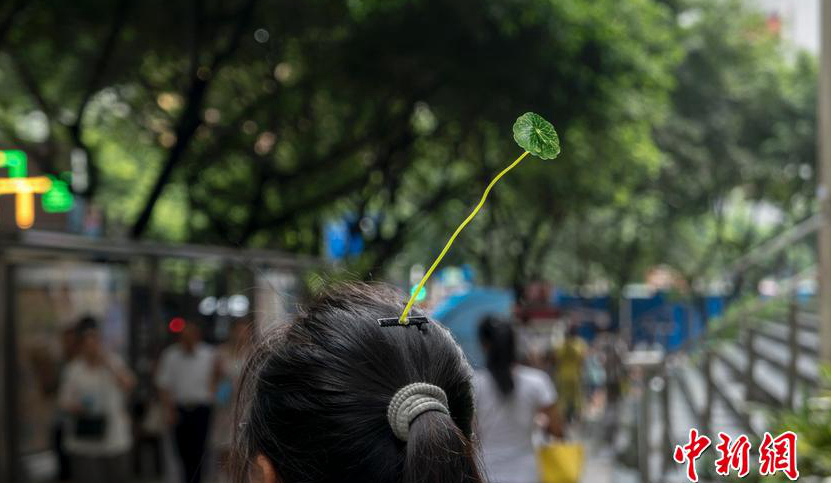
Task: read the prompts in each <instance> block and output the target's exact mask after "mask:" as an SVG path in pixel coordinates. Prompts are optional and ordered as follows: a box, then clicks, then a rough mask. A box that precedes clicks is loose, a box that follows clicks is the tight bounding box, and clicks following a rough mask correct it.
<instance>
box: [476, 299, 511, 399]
mask: <svg viewBox="0 0 831 483" xmlns="http://www.w3.org/2000/svg"><path fill="white" fill-rule="evenodd" d="M479 342H480V343H481V344H482V350H483V351H484V352H485V359H486V360H487V367H488V371H490V373H491V375H492V376H493V379H494V380H495V381H496V385H497V387H499V390H500V391H501V392H502V394H504V395H508V394H510V393H511V392H512V391H513V390H514V379H513V376H512V374H511V367H512V366H513V365H514V363H515V362H516V337H515V336H514V328H513V326H512V325H511V324H510V323H509V322H507V321H505V320H502V319H500V318H498V317H493V316H488V317H485V318H484V319H483V320H482V322H481V323H480V324H479Z"/></svg>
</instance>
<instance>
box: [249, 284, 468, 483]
mask: <svg viewBox="0 0 831 483" xmlns="http://www.w3.org/2000/svg"><path fill="white" fill-rule="evenodd" d="M403 300H406V298H405V297H404V294H403V293H401V292H398V291H393V290H390V289H385V288H383V287H375V286H368V285H363V284H349V285H345V286H340V287H338V288H336V289H334V290H331V291H329V292H327V293H325V294H322V295H319V296H317V297H316V299H315V300H314V301H312V303H311V304H310V305H309V306H308V307H307V309H306V310H305V311H303V312H301V314H300V315H299V316H298V317H297V318H296V319H295V320H293V321H291V322H289V323H288V324H285V325H282V326H279V327H278V328H276V329H274V330H272V331H269V332H267V333H266V334H265V335H264V337H263V338H262V341H261V342H259V343H258V344H257V346H256V348H255V349H254V351H253V353H252V357H251V358H250V359H249V362H248V363H247V364H246V366H245V368H244V369H243V375H242V381H241V383H242V392H241V395H240V399H239V405H238V407H237V412H236V423H237V424H236V425H235V427H236V428H237V431H236V434H235V436H234V458H233V461H234V468H235V470H236V471H235V472H234V481H236V482H238V483H242V482H247V481H255V482H259V483H277V482H279V483H369V482H371V483H417V482H430V483H451V482H452V483H462V482H464V483H483V479H482V478H481V476H480V474H479V470H478V467H477V462H476V455H475V447H474V444H473V442H472V435H473V394H472V388H471V377H472V371H471V369H470V366H469V365H468V363H467V362H466V360H465V358H464V356H463V354H462V351H461V348H460V347H459V346H458V344H456V342H455V341H454V340H453V338H452V336H451V335H450V333H449V332H448V331H447V329H445V328H444V327H442V326H441V325H439V324H438V323H436V322H435V321H432V320H431V321H429V323H426V324H423V325H419V326H417V327H416V326H413V325H412V324H411V325H408V326H402V325H399V324H394V325H393V326H390V327H382V326H380V324H379V323H378V319H380V318H397V317H398V316H399V315H400V314H401V311H402V308H403V307H404V304H403V303H402V301H403ZM413 312H415V313H411V314H410V315H409V319H408V320H412V319H413V317H416V316H419V315H421V314H419V313H418V311H417V310H414V311H413Z"/></svg>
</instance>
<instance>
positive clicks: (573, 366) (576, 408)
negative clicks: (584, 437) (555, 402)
mask: <svg viewBox="0 0 831 483" xmlns="http://www.w3.org/2000/svg"><path fill="white" fill-rule="evenodd" d="M586 351H587V346H586V343H585V342H584V341H583V339H581V338H580V336H579V335H578V333H577V327H576V326H571V327H569V328H568V330H567V332H566V338H565V340H563V343H562V345H561V346H560V347H558V348H557V349H556V350H555V351H554V373H555V377H554V379H555V380H556V381H557V387H558V388H559V390H560V406H561V408H560V411H562V413H563V414H564V415H565V417H566V420H567V421H569V422H573V421H576V420H577V419H578V418H579V417H580V412H581V409H582V406H583V363H584V360H585V358H586Z"/></svg>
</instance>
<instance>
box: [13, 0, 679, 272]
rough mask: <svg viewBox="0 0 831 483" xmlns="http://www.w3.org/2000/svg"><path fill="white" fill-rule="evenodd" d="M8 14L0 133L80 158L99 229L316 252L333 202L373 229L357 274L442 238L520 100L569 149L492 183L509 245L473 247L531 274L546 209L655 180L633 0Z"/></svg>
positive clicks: (503, 152)
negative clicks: (648, 177) (643, 176)
mask: <svg viewBox="0 0 831 483" xmlns="http://www.w3.org/2000/svg"><path fill="white" fill-rule="evenodd" d="M10 11H11V12H13V13H14V15H15V16H16V18H15V21H14V23H13V25H12V27H10V28H9V30H8V33H7V34H6V36H5V42H3V43H0V48H2V52H3V55H2V58H0V71H2V73H3V75H2V78H0V86H2V92H1V93H0V106H2V112H0V139H1V140H2V141H3V142H4V143H5V144H14V145H17V146H21V147H24V148H25V149H27V150H28V151H29V152H30V153H32V156H33V157H34V158H36V159H37V161H39V164H40V166H42V167H43V168H44V169H45V170H46V171H60V170H63V169H66V168H67V166H68V163H69V158H70V156H71V155H72V154H71V153H72V152H73V151H74V152H75V155H76V156H83V157H85V158H86V159H87V160H88V163H89V166H90V168H91V172H92V183H91V185H90V190H89V192H88V193H87V195H88V196H89V197H91V198H92V199H94V200H95V201H96V202H98V203H100V204H102V205H105V206H106V207H107V215H108V219H109V221H110V222H111V231H113V232H116V233H117V232H119V231H120V232H122V233H126V234H129V235H130V236H133V237H141V236H150V237H154V238H165V239H173V240H195V241H200V242H215V243H227V244H233V245H253V246H268V247H279V248H283V249H286V250H291V251H298V252H306V253H315V252H316V251H317V250H318V247H319V245H320V240H319V237H320V229H319V228H320V225H321V223H322V222H323V221H324V220H325V219H327V218H330V217H338V216H341V215H343V214H345V213H350V214H354V215H357V216H358V217H359V218H366V217H372V219H377V220H378V223H377V226H376V227H375V228H376V229H375V230H373V231H372V233H367V251H366V254H365V256H364V257H362V258H361V259H359V260H357V261H356V269H357V270H359V271H360V272H368V271H369V270H372V269H377V268H378V267H381V266H383V265H384V264H385V263H387V262H388V261H390V260H391V259H392V256H393V255H395V254H396V253H398V252H399V251H400V250H402V248H404V247H405V246H407V245H413V246H415V247H416V248H415V250H416V252H418V258H419V259H423V257H424V256H426V255H427V254H428V253H431V252H432V250H433V249H434V248H437V247H439V246H440V243H441V240H440V239H439V238H441V237H439V236H436V237H430V238H429V239H428V238H425V237H424V236H423V234H425V233H428V232H429V230H426V229H425V228H424V224H425V223H426V224H428V225H431V226H432V227H433V228H432V229H433V232H435V233H439V232H443V231H444V230H445V229H446V228H447V227H448V226H451V225H452V224H454V223H456V222H457V219H458V215H460V214H461V213H462V212H463V211H464V210H466V209H467V206H468V201H467V200H471V201H472V200H473V198H474V197H475V196H476V194H477V193H478V191H479V190H480V189H481V187H483V184H482V182H483V181H484V180H485V179H486V178H487V177H489V176H490V175H491V174H492V172H493V171H495V170H496V169H499V168H500V167H501V166H502V164H503V163H505V162H507V160H508V158H509V157H511V155H512V154H513V152H514V151H515V146H514V145H513V143H512V141H511V139H510V125H511V123H512V122H513V120H514V118H515V117H516V116H517V115H518V114H521V113H522V112H524V111H525V110H536V111H539V112H541V113H543V114H545V115H546V116H548V117H550V118H551V119H553V120H554V122H555V124H556V126H557V128H558V129H559V130H560V131H561V133H563V134H564V137H565V138H566V139H567V141H566V143H567V144H566V153H567V154H565V155H564V156H563V157H562V158H561V159H560V160H557V162H556V164H554V163H550V164H546V163H542V162H539V161H538V160H534V161H530V160H529V163H528V164H529V165H530V166H525V167H523V169H524V171H525V172H524V173H520V174H519V175H518V176H517V177H516V179H515V180H512V181H511V183H510V184H509V186H510V188H509V189H506V193H505V194H504V196H502V198H503V199H502V200H501V201H500V207H499V208H494V214H493V217H494V220H496V219H499V218H501V220H500V221H499V223H500V225H502V224H507V225H509V226H510V228H508V230H509V232H513V233H514V234H515V235H517V237H527V239H519V238H517V239H516V240H515V242H516V243H519V245H516V246H514V247H513V248H511V250H509V251H508V253H506V252H505V250H489V251H488V253H489V256H490V257H491V258H490V261H489V262H488V263H489V264H490V265H491V266H496V265H500V263H499V262H497V261H496V260H506V258H509V257H510V256H511V254H512V253H513V254H515V255H519V257H517V258H518V261H517V263H516V265H515V266H513V267H511V269H510V270H509V272H512V275H510V276H509V278H513V279H516V280H518V279H519V278H522V277H524V276H527V275H529V274H530V272H529V268H530V267H533V266H535V265H536V263H535V262H536V260H538V259H539V258H540V257H541V256H542V255H541V254H542V253H545V252H547V251H548V250H549V249H550V246H548V238H547V237H548V236H549V235H546V233H550V232H551V230H552V229H553V223H555V222H556V221H557V220H558V219H559V218H560V217H562V216H564V214H565V213H571V212H575V213H576V212H579V211H580V210H581V209H583V208H585V207H587V206H589V205H591V204H593V203H603V202H605V201H606V200H609V199H611V198H613V197H616V196H617V197H619V196H621V193H625V192H626V186H624V185H625V183H621V180H622V179H627V178H631V179H637V178H638V176H639V174H638V173H642V172H643V170H647V171H650V170H654V168H655V167H656V165H657V161H658V156H657V152H656V151H655V149H654V146H653V145H652V143H651V139H650V136H649V126H650V124H651V123H652V122H654V121H655V119H656V116H658V115H659V113H660V111H661V105H662V103H663V101H664V100H665V94H666V91H667V89H668V87H669V85H670V78H669V76H668V74H669V72H670V68H671V66H672V64H673V61H674V54H673V48H672V47H671V45H672V42H671V40H672V39H671V37H670V34H671V29H670V28H669V27H668V26H667V22H668V17H667V10H666V9H665V8H663V7H661V6H659V5H656V4H655V3H654V2H652V1H649V0H637V1H633V2H617V1H614V0H598V1H595V2H591V3H586V2H578V1H566V2H549V1H544V0H537V1H532V2H528V1H508V2H505V1H499V2H497V1H492V2H484V3H483V2H479V1H473V0H464V1H460V2H451V3H448V2H440V1H437V0H436V1H430V0H411V1H410V0H408V1H405V0H399V1H394V2H391V1H384V2H381V1H370V0H352V1H350V2H345V3H344V2H331V1H310V2H289V1H272V2H258V1H257V0H238V1H232V2H210V1H208V2H204V1H193V2H172V3H171V2H161V1H158V0H149V1H144V2H134V1H131V0H120V1H117V2H104V1H101V0H83V1H78V2H72V3H70V4H51V5H50V6H49V7H48V8H40V9H22V8H21V9H11V10H10ZM0 13H1V12H0ZM627 182H628V181H627ZM457 199H461V200H465V201H464V202H461V203H460V202H454V200H457ZM497 211H501V214H498V213H497ZM526 215H527V217H526ZM514 221H515V222H516V223H514ZM532 226H533V227H537V228H539V229H538V230H530V231H529V230H527V229H526V228H527V227H532ZM119 227H120V228H119ZM543 228H545V229H543ZM500 238H503V239H504V236H503V235H500V234H497V235H495V238H494V240H495V241H496V242H499V239H500ZM499 243H501V242H499ZM523 247H524V248H523Z"/></svg>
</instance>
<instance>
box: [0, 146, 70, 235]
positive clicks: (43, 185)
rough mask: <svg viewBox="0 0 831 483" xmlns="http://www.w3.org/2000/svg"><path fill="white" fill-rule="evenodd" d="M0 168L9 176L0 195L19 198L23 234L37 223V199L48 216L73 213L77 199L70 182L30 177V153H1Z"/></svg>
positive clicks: (17, 214)
mask: <svg viewBox="0 0 831 483" xmlns="http://www.w3.org/2000/svg"><path fill="white" fill-rule="evenodd" d="M0 168H5V169H6V170H7V172H8V177H7V178H0V195H15V223H16V224H17V226H18V227H19V228H21V229H23V230H26V229H29V228H31V227H32V225H34V223H35V195H36V194H39V195H43V196H42V197H41V200H40V201H41V206H42V207H43V211H45V212H47V213H64V212H67V211H69V210H71V209H72V206H73V205H74V198H73V196H72V193H71V192H70V190H69V186H68V184H67V182H66V181H64V180H61V179H58V178H56V177H54V176H32V177H30V176H29V167H28V159H27V157H26V153H24V152H23V151H20V150H18V149H12V150H5V151H0Z"/></svg>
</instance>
